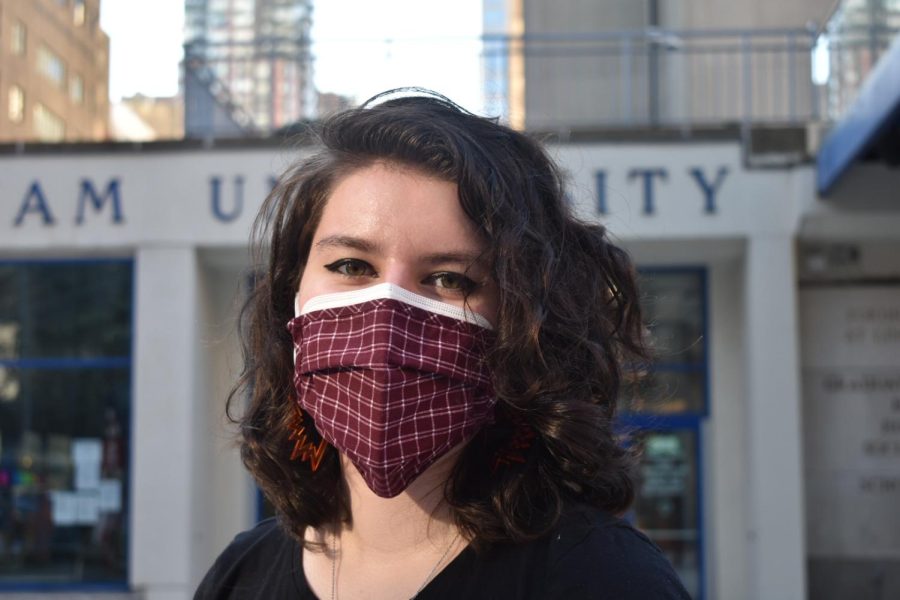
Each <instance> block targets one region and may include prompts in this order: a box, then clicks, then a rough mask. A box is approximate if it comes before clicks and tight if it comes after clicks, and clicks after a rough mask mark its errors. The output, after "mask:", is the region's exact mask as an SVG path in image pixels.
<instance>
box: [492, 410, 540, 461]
mask: <svg viewBox="0 0 900 600" xmlns="http://www.w3.org/2000/svg"><path fill="white" fill-rule="evenodd" d="M510 420H511V421H512V427H513V434H512V437H511V439H510V440H509V442H507V444H506V445H505V446H504V447H503V448H501V449H500V450H498V451H497V453H496V454H495V455H494V458H493V461H492V462H491V470H492V471H495V472H496V471H497V470H498V469H501V468H505V467H510V466H512V465H514V464H523V463H524V462H525V460H526V455H527V454H528V450H529V449H530V448H531V445H532V443H533V442H534V438H536V437H537V433H536V432H535V431H534V429H532V428H531V426H530V425H529V424H528V422H527V421H526V420H525V418H524V417H522V416H521V415H520V414H518V413H516V414H514V415H513V416H512V417H511V418H510Z"/></svg>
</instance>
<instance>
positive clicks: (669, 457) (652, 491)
mask: <svg viewBox="0 0 900 600" xmlns="http://www.w3.org/2000/svg"><path fill="white" fill-rule="evenodd" d="M705 277H706V275H705V271H703V270H702V269H664V270H652V269H648V270H641V281H640V288H641V293H642V302H641V308H642V310H643V312H644V316H645V319H646V321H647V323H648V330H649V337H650V346H651V351H652V353H653V361H652V362H651V363H650V364H647V365H636V366H635V367H634V368H633V369H632V370H631V372H630V373H628V374H627V375H626V377H625V383H626V385H625V386H623V388H624V389H623V394H622V398H621V399H620V406H619V408H620V415H621V420H622V424H623V426H624V428H625V429H626V430H627V431H629V432H630V433H631V436H630V438H629V443H630V444H633V445H634V446H635V447H636V449H637V450H638V451H639V456H640V468H639V471H638V477H637V498H636V501H635V504H634V506H633V514H632V517H633V519H634V521H635V524H636V525H637V526H638V527H639V528H640V529H642V530H643V531H644V532H645V533H647V535H648V536H649V537H650V539H652V540H653V541H654V542H655V543H656V544H657V545H658V546H659V547H660V548H661V549H662V550H663V552H664V553H665V554H666V556H667V557H668V559H669V560H670V561H671V562H672V565H673V566H674V567H675V569H676V570H677V571H678V574H679V576H680V577H681V579H682V581H684V584H685V586H686V587H687V589H688V591H689V592H690V594H691V596H692V597H694V598H700V597H701V595H702V589H703V538H702V535H701V533H700V532H701V530H702V529H701V523H702V514H701V513H700V501H699V495H700V484H699V469H700V460H699V451H698V448H699V446H700V442H699V438H700V424H701V421H702V419H703V418H704V417H705V415H706V412H707V408H706V407H707V386H708V383H707V381H708V373H707V347H706V278H705ZM628 384H630V385H628Z"/></svg>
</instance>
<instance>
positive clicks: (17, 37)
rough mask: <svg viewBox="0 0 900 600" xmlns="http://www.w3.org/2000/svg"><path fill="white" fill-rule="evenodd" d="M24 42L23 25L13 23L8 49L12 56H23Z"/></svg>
mask: <svg viewBox="0 0 900 600" xmlns="http://www.w3.org/2000/svg"><path fill="white" fill-rule="evenodd" d="M26 41H27V34H26V30H25V24H24V23H21V22H19V21H16V22H15V23H13V26H12V35H11V36H10V39H9V44H10V45H9V49H10V51H11V52H12V53H13V55H14V56H22V55H24V54H25V46H26Z"/></svg>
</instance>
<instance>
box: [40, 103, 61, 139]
mask: <svg viewBox="0 0 900 600" xmlns="http://www.w3.org/2000/svg"><path fill="white" fill-rule="evenodd" d="M34 132H35V134H36V135H37V137H38V139H39V140H41V141H43V142H61V141H62V140H63V139H65V137H66V122H65V121H63V120H62V119H61V118H60V117H58V116H57V115H56V113H54V112H53V111H52V110H50V109H49V108H47V107H46V106H44V105H43V104H41V103H37V104H35V105H34Z"/></svg>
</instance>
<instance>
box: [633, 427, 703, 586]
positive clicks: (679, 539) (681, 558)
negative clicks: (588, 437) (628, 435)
mask: <svg viewBox="0 0 900 600" xmlns="http://www.w3.org/2000/svg"><path fill="white" fill-rule="evenodd" d="M636 443H637V444H638V447H639V449H640V451H641V465H640V469H639V471H638V478H637V484H638V497H637V502H636V503H635V506H634V515H635V524H636V525H637V526H638V527H639V528H640V529H641V530H642V531H644V533H646V534H647V535H648V536H649V537H650V538H651V539H652V540H653V542H654V543H655V544H656V545H657V546H659V547H660V549H662V551H663V552H664V553H665V554H666V556H667V557H668V559H669V561H671V563H672V566H674V567H675V570H676V571H678V575H679V576H680V577H681V580H682V581H683V582H684V585H685V587H686V588H687V589H688V591H689V592H690V593H691V596H693V597H694V598H696V597H698V595H699V590H700V536H699V526H698V505H697V490H698V485H697V467H698V465H697V460H696V447H697V434H696V432H693V431H684V430H681V431H653V432H644V433H642V434H640V435H639V436H637V439H636Z"/></svg>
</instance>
